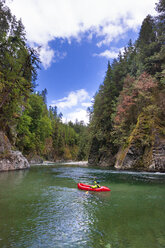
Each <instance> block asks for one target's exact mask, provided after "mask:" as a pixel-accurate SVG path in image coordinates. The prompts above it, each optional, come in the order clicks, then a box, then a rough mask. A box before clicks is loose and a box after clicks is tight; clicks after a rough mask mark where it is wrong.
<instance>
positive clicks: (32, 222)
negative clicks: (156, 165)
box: [0, 165, 165, 248]
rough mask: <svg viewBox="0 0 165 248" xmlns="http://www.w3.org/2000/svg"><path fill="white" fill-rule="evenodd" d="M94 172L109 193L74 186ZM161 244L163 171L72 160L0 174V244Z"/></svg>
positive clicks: (93, 247) (164, 236)
mask: <svg viewBox="0 0 165 248" xmlns="http://www.w3.org/2000/svg"><path fill="white" fill-rule="evenodd" d="M94 177H97V178H98V179H99V181H100V184H101V185H105V186H107V187H110V188H111V192H100V193H98V192H89V193H86V192H85V191H81V190H78V189H77V183H78V182H82V183H88V184H91V183H92V181H93V179H94ZM10 247H12V248H33V247H34V248H35V247H38V248H40V247H44V248H49V247H51V248H59V247H62V248H63V247H64V248H65V247H67V248H70V247H75V248H79V247H80V248H83V247H84V248H102V247H103V248H163V247H165V174H163V173H144V172H143V173H140V172H128V171H127V172H126V171H115V170H109V169H100V168H93V167H80V166H78V165H53V166H42V167H39V166H34V167H31V169H30V170H21V171H14V172H3V173H0V248H10Z"/></svg>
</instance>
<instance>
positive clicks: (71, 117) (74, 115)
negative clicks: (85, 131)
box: [62, 109, 89, 124]
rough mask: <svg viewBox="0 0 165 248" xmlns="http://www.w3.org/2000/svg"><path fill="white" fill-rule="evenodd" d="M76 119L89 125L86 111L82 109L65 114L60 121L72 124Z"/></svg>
mask: <svg viewBox="0 0 165 248" xmlns="http://www.w3.org/2000/svg"><path fill="white" fill-rule="evenodd" d="M76 119H77V120H78V121H84V123H85V124H88V123H89V116H88V114H87V111H86V110H84V109H76V110H75V111H73V112H70V113H68V114H66V115H65V117H63V118H62V121H63V122H69V121H72V122H73V123H74V122H75V121H76Z"/></svg>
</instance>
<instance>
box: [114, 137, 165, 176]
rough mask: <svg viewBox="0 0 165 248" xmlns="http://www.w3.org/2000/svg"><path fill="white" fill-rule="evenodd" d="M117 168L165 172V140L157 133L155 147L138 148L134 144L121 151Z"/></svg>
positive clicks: (116, 164)
mask: <svg viewBox="0 0 165 248" xmlns="http://www.w3.org/2000/svg"><path fill="white" fill-rule="evenodd" d="M115 168H117V169H137V170H145V171H165V139H164V138H161V137H160V136H159V134H158V133H157V134H156V135H155V140H154V144H153V146H151V147H149V148H146V147H142V146H141V147H137V146H136V144H134V143H133V144H131V145H130V146H129V147H128V148H126V149H125V150H120V151H119V153H118V155H117V160H116V163H115Z"/></svg>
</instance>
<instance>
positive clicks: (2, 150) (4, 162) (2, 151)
mask: <svg viewBox="0 0 165 248" xmlns="http://www.w3.org/2000/svg"><path fill="white" fill-rule="evenodd" d="M29 167H30V165H29V163H28V161H27V159H26V158H25V157H24V156H23V155H22V153H21V152H19V151H14V150H13V149H12V146H11V144H10V142H9V140H8V138H7V136H6V135H5V134H4V133H3V132H2V131H1V132H0V171H9V170H20V169H26V168H29Z"/></svg>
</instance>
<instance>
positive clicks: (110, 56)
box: [94, 47, 124, 59]
mask: <svg viewBox="0 0 165 248" xmlns="http://www.w3.org/2000/svg"><path fill="white" fill-rule="evenodd" d="M119 51H120V52H121V53H123V51H124V48H123V47H122V48H119V49H117V48H111V49H110V50H105V51H104V52H102V53H98V54H97V53H95V54H94V56H99V57H106V58H107V59H114V58H117V57H118V55H119Z"/></svg>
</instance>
